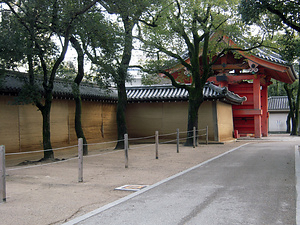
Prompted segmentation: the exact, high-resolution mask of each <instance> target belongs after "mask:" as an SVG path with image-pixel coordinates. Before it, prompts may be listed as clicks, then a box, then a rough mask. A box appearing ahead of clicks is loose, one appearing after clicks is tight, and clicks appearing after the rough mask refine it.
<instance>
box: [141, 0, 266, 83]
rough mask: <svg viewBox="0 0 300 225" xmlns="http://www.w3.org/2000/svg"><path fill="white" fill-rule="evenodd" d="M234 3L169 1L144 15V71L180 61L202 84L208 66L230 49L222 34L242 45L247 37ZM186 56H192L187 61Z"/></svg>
mask: <svg viewBox="0 0 300 225" xmlns="http://www.w3.org/2000/svg"><path fill="white" fill-rule="evenodd" d="M237 4H238V1H234V0H232V1H214V2H211V1H201V0H185V1H172V0H169V1H164V2H163V3H161V5H160V7H159V8H154V9H152V11H151V10H150V11H149V12H148V13H147V14H144V18H143V20H142V21H143V24H142V25H141V26H140V29H139V31H140V32H139V35H138V37H137V38H138V39H139V40H141V41H142V42H143V44H144V45H143V48H142V49H143V50H144V51H145V52H146V54H147V60H146V65H145V71H150V70H152V71H154V72H163V70H166V69H168V68H173V67H174V65H176V64H182V66H184V67H186V69H187V71H188V73H189V74H190V75H191V76H192V77H193V82H197V81H196V80H197V79H198V77H200V76H201V77H202V78H203V80H202V81H201V82H202V84H203V83H205V82H206V80H207V78H208V77H209V76H211V75H212V74H210V73H211V69H210V68H211V66H212V65H213V64H214V62H215V61H216V59H217V58H218V57H221V56H222V55H223V54H226V53H227V51H229V50H232V48H233V47H231V46H229V44H228V42H226V41H223V35H224V34H225V35H227V36H228V37H229V38H231V39H232V40H234V41H235V43H236V44H237V45H238V46H244V47H245V43H246V41H245V39H246V38H245V37H244V36H242V34H245V33H246V32H247V27H246V26H244V25H243V24H242V22H241V21H240V17H239V14H237V10H236V6H237ZM149 15H151V16H149ZM258 40H259V41H260V40H261V38H257V37H256V39H255V41H254V38H253V42H256V43H257V42H258ZM199 55H203V58H202V64H203V68H200V65H199V59H198V57H199ZM187 58H190V59H191V61H190V62H188V63H187V62H186V61H185V60H186V59H187ZM206 60H207V61H206ZM199 73H200V74H199ZM197 83H198V84H196V85H198V86H199V85H202V84H200V83H199V82H197ZM173 84H176V83H175V82H174V83H173Z"/></svg>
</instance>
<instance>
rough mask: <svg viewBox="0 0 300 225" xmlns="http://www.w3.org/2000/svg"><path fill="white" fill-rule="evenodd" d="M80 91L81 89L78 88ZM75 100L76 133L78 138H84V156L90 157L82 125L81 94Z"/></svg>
mask: <svg viewBox="0 0 300 225" xmlns="http://www.w3.org/2000/svg"><path fill="white" fill-rule="evenodd" d="M78 89H79V87H78ZM74 99H75V104H76V106H75V132H76V136H77V138H82V139H83V155H88V146H87V141H86V138H85V136H84V133H83V129H82V125H81V108H82V107H81V105H82V104H81V97H80V94H78V95H77V96H75V95H74Z"/></svg>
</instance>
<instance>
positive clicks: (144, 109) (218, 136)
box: [126, 101, 233, 141]
mask: <svg viewBox="0 0 300 225" xmlns="http://www.w3.org/2000/svg"><path fill="white" fill-rule="evenodd" d="M187 116H188V103H187V102H156V103H132V104H129V105H128V106H127V113H126V121H127V127H128V134H129V137H131V138H135V137H143V136H144V137H145V136H152V135H154V134H155V131H158V132H159V133H160V134H169V133H174V132H176V129H177V128H179V130H180V131H186V130H187V121H188V118H187ZM217 117H219V118H218V119H217ZM206 126H208V131H209V140H214V141H224V140H228V139H232V132H233V121H232V109H231V105H228V104H225V103H222V102H219V101H217V102H211V101H207V102H204V103H203V104H202V105H201V107H200V109H199V113H198V129H199V130H200V129H205V128H206ZM199 133H200V134H201V133H203V134H204V133H205V130H202V131H200V132H199ZM182 137H186V134H185V133H183V134H180V138H182ZM167 138H168V139H170V138H175V135H173V136H168V137H167ZM200 139H201V138H200ZM202 139H205V137H204V136H203V137H202Z"/></svg>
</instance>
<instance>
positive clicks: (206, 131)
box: [206, 126, 208, 145]
mask: <svg viewBox="0 0 300 225" xmlns="http://www.w3.org/2000/svg"><path fill="white" fill-rule="evenodd" d="M206 144H207V145H208V126H206Z"/></svg>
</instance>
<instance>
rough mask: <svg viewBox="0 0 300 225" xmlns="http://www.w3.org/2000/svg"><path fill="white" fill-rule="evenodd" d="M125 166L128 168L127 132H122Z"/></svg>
mask: <svg viewBox="0 0 300 225" xmlns="http://www.w3.org/2000/svg"><path fill="white" fill-rule="evenodd" d="M124 150H125V168H128V134H124Z"/></svg>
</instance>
